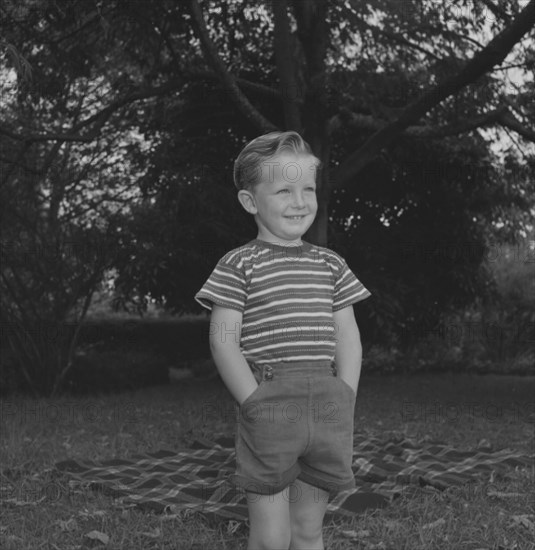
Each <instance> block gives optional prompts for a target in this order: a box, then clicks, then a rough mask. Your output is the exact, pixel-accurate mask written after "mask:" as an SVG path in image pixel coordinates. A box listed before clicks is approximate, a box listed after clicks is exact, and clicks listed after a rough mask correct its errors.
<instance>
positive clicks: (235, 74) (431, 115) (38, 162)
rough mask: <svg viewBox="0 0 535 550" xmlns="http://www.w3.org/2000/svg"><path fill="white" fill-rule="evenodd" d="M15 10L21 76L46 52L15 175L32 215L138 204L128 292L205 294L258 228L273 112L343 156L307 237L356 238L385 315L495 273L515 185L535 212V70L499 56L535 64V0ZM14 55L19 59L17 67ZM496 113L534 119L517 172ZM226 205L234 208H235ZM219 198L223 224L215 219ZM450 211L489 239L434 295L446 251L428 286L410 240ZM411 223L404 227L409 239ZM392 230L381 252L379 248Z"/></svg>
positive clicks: (22, 112) (1, 132) (353, 249)
mask: <svg viewBox="0 0 535 550" xmlns="http://www.w3.org/2000/svg"><path fill="white" fill-rule="evenodd" d="M1 9H2V10H3V21H2V23H1V25H2V31H3V36H4V40H5V44H8V45H9V48H14V49H15V51H16V52H18V53H19V54H20V56H21V57H20V58H21V59H24V60H26V61H27V65H26V64H24V63H19V65H18V68H19V73H21V74H22V72H23V68H24V67H26V66H30V67H31V69H32V78H33V81H32V84H31V85H20V86H19V89H18V90H17V93H16V94H15V98H14V99H13V100H12V101H10V103H9V107H8V111H9V112H5V113H3V114H5V116H3V120H2V121H1V122H0V136H2V145H3V150H2V157H3V161H4V163H5V166H4V168H5V169H4V170H3V172H2V175H3V177H4V185H5V186H7V187H5V188H6V189H16V188H17V186H19V185H20V182H21V181H23V180H24V179H25V178H26V179H27V177H28V175H29V174H33V176H34V177H33V181H34V184H32V186H31V189H32V190H31V192H29V193H28V199H27V200H28V201H29V203H32V201H34V207H33V210H32V212H36V211H38V210H39V208H41V209H43V213H44V215H45V217H46V216H47V212H48V218H49V220H54V219H56V218H58V219H59V218H61V214H60V213H61V212H62V210H61V208H64V209H66V211H69V212H71V214H72V217H71V221H72V223H73V224H74V225H76V226H82V227H83V226H84V224H85V226H86V227H91V226H92V225H93V226H99V224H101V225H102V226H103V227H106V226H107V223H106V220H107V219H108V218H109V217H110V215H111V214H112V213H117V212H119V211H120V212H121V215H120V216H118V217H117V218H116V220H115V222H114V226H113V227H114V228H115V229H114V231H115V233H114V238H115V239H116V241H115V242H116V243H117V244H116V249H115V254H114V256H115V262H114V263H115V265H116V267H117V268H118V269H119V272H120V274H119V278H118V280H117V282H118V289H119V290H120V294H122V297H123V298H125V297H126V298H131V297H132V296H133V295H134V294H137V295H140V296H144V295H145V294H146V293H147V292H148V293H150V294H151V295H153V296H155V297H157V298H158V299H160V300H161V301H162V302H164V303H166V305H167V306H169V307H170V308H171V309H172V310H175V311H184V310H187V309H188V308H192V307H193V306H194V305H195V304H194V303H193V299H192V294H193V292H194V290H195V284H196V281H198V280H201V279H202V277H203V276H204V275H206V271H207V270H208V269H209V266H210V265H213V260H214V258H216V257H217V255H218V254H219V252H220V251H223V250H225V249H227V248H228V246H230V245H233V244H240V241H241V240H242V238H245V237H246V235H247V231H246V230H245V228H247V226H246V225H245V224H246V223H248V222H250V220H246V219H245V217H244V216H243V213H241V212H240V211H239V210H238V208H237V206H236V204H235V203H234V201H233V199H234V197H233V196H232V194H231V189H232V184H231V182H230V181H229V179H228V174H229V173H230V172H229V167H230V162H231V159H232V158H233V157H234V156H235V154H236V153H237V151H238V150H239V149H240V148H241V146H242V145H243V143H244V142H245V141H246V140H247V139H249V138H251V137H253V136H255V135H257V134H258V133H259V132H263V131H268V130H271V129H274V128H281V129H289V128H292V129H297V130H299V131H300V132H301V133H302V134H303V135H304V137H305V139H307V141H309V143H310V144H311V145H312V148H313V150H314V151H315V153H316V155H317V156H319V157H320V158H321V159H322V160H323V162H324V166H325V167H326V169H324V170H323V171H322V172H321V174H320V181H319V182H318V183H319V186H318V200H319V206H320V208H319V212H318V217H317V222H316V223H315V224H314V226H313V227H312V228H311V231H310V232H309V234H308V235H307V237H306V238H307V239H308V240H311V241H313V242H316V243H318V244H327V243H334V244H336V245H337V246H338V247H339V248H344V249H345V250H346V251H348V252H349V256H350V257H351V258H352V263H353V266H354V267H355V268H358V269H356V270H357V272H359V274H361V276H362V273H363V274H364V276H363V279H364V280H365V281H366V279H367V278H368V280H370V281H372V280H374V278H375V277H376V273H377V272H375V273H374V271H373V270H372V269H370V268H368V267H367V266H374V269H375V267H380V268H381V271H382V272H381V273H380V275H379V277H381V279H380V280H379V281H377V283H375V284H377V287H378V288H382V289H383V291H382V292H381V293H377V294H378V298H379V297H381V298H383V297H384V299H382V304H381V303H379V308H377V309H378V312H379V313H378V317H376V319H375V320H374V323H375V326H380V325H381V323H383V326H384V324H385V323H386V324H387V325H388V326H389V327H390V328H392V327H393V326H394V325H395V324H396V321H395V319H399V318H400V317H403V316H404V317H405V318H406V319H409V318H412V317H417V315H413V316H412V317H411V315H408V314H407V315H403V314H401V315H400V312H403V313H405V314H406V313H407V309H408V308H409V309H410V305H411V304H412V303H414V296H418V295H420V296H421V295H424V296H425V299H422V300H420V303H419V312H421V313H422V314H423V312H425V311H426V310H428V311H429V313H430V317H431V318H432V319H436V317H437V315H438V314H439V313H440V312H442V311H444V309H445V308H446V306H448V305H452V304H455V303H459V300H463V301H466V300H469V299H470V298H473V296H474V295H475V294H477V293H479V292H481V288H487V287H488V286H489V285H488V284H487V282H486V279H485V277H484V275H483V274H478V273H479V271H480V269H479V266H480V265H481V260H482V259H483V258H484V256H485V249H484V247H483V246H479V244H481V245H484V244H485V241H486V240H487V239H488V238H489V222H490V220H491V219H492V217H493V216H495V215H496V214H497V206H496V205H498V204H499V202H500V201H508V202H510V203H511V205H512V211H513V213H514V219H513V220H512V222H511V224H510V226H509V229H510V233H511V234H512V235H514V233H515V232H518V231H519V230H521V229H522V227H523V225H525V213H526V212H527V211H528V210H529V208H530V207H531V206H532V201H530V195H529V193H527V191H529V185H530V184H529V174H527V170H529V169H530V167H532V166H533V165H532V164H530V163H532V160H531V159H532V156H531V153H529V151H527V152H526V151H525V149H527V144H528V143H529V142H531V141H533V137H534V136H533V130H532V128H530V127H529V126H528V124H527V121H529V119H530V115H531V114H532V105H533V98H534V87H533V83H532V82H531V81H530V80H529V79H526V80H525V82H524V83H522V82H520V83H518V84H515V85H514V86H513V88H514V89H513V91H512V92H511V91H510V90H508V89H507V88H506V86H505V82H506V80H505V79H504V78H503V77H502V76H501V75H503V74H507V65H506V66H503V65H500V64H501V63H503V62H504V61H505V60H506V59H507V63H508V65H518V70H520V71H524V73H526V74H527V73H529V71H530V70H531V71H532V70H533V68H534V63H535V58H534V57H533V55H532V53H531V52H530V49H529V44H530V37H531V36H532V29H533V25H534V23H535V0H532V1H531V2H530V3H529V4H527V5H526V6H525V7H524V9H523V10H520V9H519V8H518V7H517V6H516V5H515V4H514V3H513V2H510V1H501V2H500V3H499V4H494V3H493V2H491V1H490V0H485V1H483V0H482V2H481V4H478V3H474V4H466V3H460V2H451V3H447V4H445V5H444V4H437V3H434V2H427V1H426V2H416V1H414V2H402V3H399V2H395V1H394V0H374V1H372V2H367V3H363V2H357V1H349V0H347V1H346V2H343V3H338V2H329V1H327V0H318V1H316V2H301V1H298V0H294V1H290V0H289V1H283V0H276V1H274V2H272V3H267V2H264V3H255V5H254V6H251V5H249V4H247V3H245V2H239V1H235V0H227V1H226V2H223V3H220V2H217V3H216V2H212V1H205V2H203V3H202V7H201V5H200V4H199V3H198V2H197V0H191V1H190V2H189V3H177V2H172V1H171V0H165V1H163V2H161V3H158V4H153V3H147V2H132V1H131V0H129V1H127V0H112V1H111V2H108V3H106V5H105V6H102V7H99V6H97V5H93V4H91V3H88V2H85V1H81V0H80V1H78V0H76V1H74V2H72V1H70V2H66V1H59V2H58V1H56V2H47V1H44V0H43V1H42V2H38V3H35V2H30V1H23V2H20V3H18V4H17V5H16V7H15V4H8V3H6V4H5V5H3V6H2V8H1ZM467 10H472V11H470V13H468V11H467ZM489 14H492V15H493V17H492V20H489V18H488V15H489ZM485 33H487V34H489V33H492V34H493V35H494V38H492V39H490V40H488V41H487V45H486V46H484V45H481V44H479V43H478V41H477V38H475V37H477V36H484V35H485ZM530 33H531V34H530ZM10 51H12V50H10ZM14 60H16V57H13V56H11V57H10V58H9V59H6V60H5V69H6V70H7V68H8V67H10V66H13V67H16V63H15V61H14ZM524 73H523V74H524ZM208 104H210V105H208ZM15 105H17V106H18V107H17V108H15ZM192 107H195V108H194V109H193V110H192V109H191V108H192ZM32 109H33V111H32ZM480 128H487V129H488V128H502V129H504V130H505V131H507V132H508V133H510V134H511V135H512V136H513V137H514V136H517V137H515V139H517V140H518V143H519V145H518V149H519V150H520V151H521V154H522V155H525V158H515V156H514V155H513V154H511V155H510V165H509V168H508V172H507V171H506V169H505V168H504V169H502V168H500V167H499V166H498V164H499V163H498V162H497V158H496V157H495V156H493V153H492V152H491V151H490V149H489V139H488V138H487V137H485V136H483V135H481V134H479V132H478V131H477V130H478V129H480ZM136 136H138V137H136ZM91 158H93V164H92V166H93V168H92V169H90V170H89V172H90V174H91V177H89V176H88V177H80V178H79V179H78V178H77V177H76V176H75V177H74V179H75V180H78V181H77V184H76V185H71V184H70V183H71V182H65V181H63V183H60V184H58V185H52V186H51V185H50V179H49V180H46V178H47V177H48V175H49V174H51V173H52V172H54V170H56V171H58V170H57V167H61V166H62V165H63V163H66V164H65V165H68V166H71V167H73V166H75V165H76V163H77V162H78V161H80V159H86V160H87V159H91ZM330 166H332V167H333V169H329V167H330ZM55 167H56V168H55ZM17 170H19V171H22V176H21V177H19V176H16V177H15V175H16V173H17ZM72 170H74V168H71V172H70V173H71V174H72V173H78V172H77V171H76V170H74V172H73V171H72ZM59 172H60V173H61V170H59ZM506 173H509V174H510V173H513V174H514V178H513V180H514V181H513V182H512V183H511V185H507V184H505V183H504V182H503V181H501V180H500V176H501V175H503V174H506ZM433 174H438V177H437V178H435V179H436V181H435V179H432V178H431V177H430V176H431V175H433ZM451 174H453V175H454V177H453V178H451ZM37 175H39V177H41V178H42V179H43V181H48V183H47V184H46V185H45V188H47V189H50V191H51V195H50V196H51V197H52V200H46V201H43V200H40V199H39V185H35V182H36V179H38V178H36V177H35V176H37ZM23 176H24V177H23ZM60 180H61V178H59V179H58V182H59V181H60ZM39 183H40V185H41V184H42V182H39ZM138 184H139V189H138ZM67 189H68V190H69V191H70V193H67V192H66V190H67ZM485 193H488V194H489V196H490V197H491V198H490V199H488V198H485V197H484V195H485ZM77 194H83V196H84V197H85V200H86V202H87V203H88V205H87V208H85V209H84V208H83V207H82V205H81V201H80V200H79V198H77ZM25 200H26V199H25ZM112 204H115V207H114V208H112V207H111V205H112ZM99 205H100V206H99ZM433 207H434V208H435V209H436V212H437V213H438V214H437V215H436V216H435V217H434V218H433V216H430V215H429V213H430V212H432V210H430V208H433ZM223 208H225V209H226V211H227V212H230V213H231V214H230V215H227V216H226V217H225V216H223V214H222V212H223ZM426 209H427V210H426ZM82 210H86V212H82ZM426 214H427V215H426ZM206 215H208V216H209V218H210V222H211V223H212V224H217V226H216V228H217V231H216V232H214V231H213V230H212V231H209V232H208V231H206V227H205V225H203V224H202V223H200V220H201V218H202V216H206ZM240 216H241V217H240ZM499 216H500V217H501V218H502V221H504V223H505V222H507V219H505V218H506V214H505V213H501V214H499ZM522 216H524V218H523V217H522ZM88 220H90V221H88ZM474 220H475V221H474ZM394 222H395V223H394ZM17 223H19V222H17ZM386 223H389V224H390V225H389V226H387V225H385V224H386ZM440 223H447V224H448V225H450V224H455V225H456V227H458V230H457V231H456V233H455V238H456V239H463V238H466V237H467V236H470V238H473V239H474V240H475V241H476V244H478V246H476V248H477V253H476V255H475V260H474V261H473V262H471V263H470V264H469V265H468V264H466V265H463V267H466V269H463V270H461V272H459V269H458V266H456V265H454V263H452V262H451V261H450V262H449V263H448V262H446V264H445V265H443V266H442V267H443V271H444V274H443V279H442V280H441V283H442V286H443V288H445V289H447V290H448V291H449V295H447V293H444V292H442V293H441V292H436V291H430V292H428V293H427V292H426V293H422V288H423V287H424V286H425V284H426V280H429V275H430V274H431V271H430V270H429V269H428V268H429V264H428V265H427V266H424V267H426V270H423V271H422V272H421V273H422V275H421V281H419V282H417V283H414V282H411V281H410V273H409V272H403V270H402V269H400V262H401V263H402V261H403V259H404V258H403V257H401V258H400V257H399V253H398V254H397V255H396V254H395V253H394V252H395V251H396V250H399V248H400V244H401V245H403V243H404V242H405V244H406V243H409V242H412V243H414V242H415V240H416V239H417V234H416V233H415V232H414V231H412V232H411V226H412V227H413V228H414V227H415V226H417V225H418V224H421V225H420V226H421V227H425V229H426V231H427V232H428V236H429V237H430V238H436V237H443V236H444V234H443V233H441V232H440V227H439V224H440ZM59 226H61V224H59ZM59 226H58V224H56V227H59ZM394 227H395V228H396V231H397V233H398V235H402V236H403V237H402V239H401V240H400V238H398V239H397V240H396V239H392V235H393V229H392V228H394ZM389 228H390V229H389ZM101 229H102V228H101ZM119 230H120V231H119ZM214 233H215V234H216V237H215V238H214V236H213V235H214ZM16 238H17V237H16V236H15V239H16ZM403 239H405V241H403ZM379 240H380V241H379ZM378 241H379V242H381V246H382V249H381V248H378V247H377V246H376V247H373V246H372V243H374V242H375V243H377V242H378ZM199 243H205V246H204V247H199ZM387 245H388V246H387ZM206 252H208V253H206ZM405 254H409V252H408V251H407V250H406V251H405ZM405 263H406V262H405ZM420 266H421V262H420ZM367 269H369V274H368V273H367V271H366V270H367ZM177 273H178V274H177ZM385 287H386V288H387V289H388V290H387V291H386V292H385V291H384V288H385ZM463 288H464V290H463ZM372 290H373V288H372ZM440 294H446V295H443V296H439V295H440ZM400 295H402V296H403V299H401V298H400ZM123 302H124V300H123ZM377 302H381V300H379V299H378V300H377ZM377 302H376V304H377ZM118 303H121V296H119V300H118ZM141 305H142V304H141ZM431 306H432V307H431ZM413 312H414V311H411V314H412V313H413ZM369 313H370V315H371V313H372V312H371V311H370V312H369ZM421 318H424V317H421ZM413 322H416V320H415V318H414V319H413ZM397 328H398V329H399V328H400V327H399V326H398V327H397ZM401 328H402V329H403V328H404V327H401Z"/></svg>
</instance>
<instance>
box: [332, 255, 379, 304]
mask: <svg viewBox="0 0 535 550" xmlns="http://www.w3.org/2000/svg"><path fill="white" fill-rule="evenodd" d="M338 259H339V261H340V266H339V271H338V276H337V279H336V282H335V285H334V296H333V311H338V310H340V309H343V308H345V307H347V306H349V305H351V304H354V303H356V302H360V301H361V300H364V299H366V298H368V297H369V296H371V295H372V293H371V292H370V291H369V290H368V289H367V288H366V287H365V286H364V285H363V284H362V283H361V282H360V281H359V280H358V279H357V277H356V276H355V274H354V273H353V272H352V271H351V270H350V269H349V267H348V265H347V263H346V262H345V260H344V259H342V258H341V257H339V258H338Z"/></svg>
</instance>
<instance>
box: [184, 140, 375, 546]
mask: <svg viewBox="0 0 535 550" xmlns="http://www.w3.org/2000/svg"><path fill="white" fill-rule="evenodd" d="M319 166H320V161H319V159H317V158H316V157H315V156H314V155H313V154H312V151H311V149H310V147H309V145H308V144H307V143H306V142H305V141H304V140H303V139H302V138H301V136H300V135H299V134H297V133H296V132H272V133H269V134H267V135H264V136H260V137H258V138H256V139H254V140H253V141H251V142H250V143H249V144H248V145H246V147H245V148H244V149H243V150H242V152H241V153H240V154H239V156H238V158H237V159H236V162H235V164H234V181H235V184H236V187H237V188H238V199H239V201H240V203H241V205H242V206H243V208H245V210H246V211H247V212H249V213H250V214H252V215H253V216H254V218H255V221H256V223H257V226H258V235H257V238H256V239H254V240H252V241H250V242H249V243H247V244H246V245H244V246H242V247H239V248H236V249H234V250H231V251H230V252H228V253H227V254H226V255H225V256H223V258H221V259H220V260H219V262H218V264H217V266H216V267H215V269H214V271H213V272H212V274H211V275H210V277H209V279H208V280H207V281H206V283H205V284H204V286H203V287H202V289H201V290H200V291H199V292H198V293H197V294H196V295H195V299H196V300H197V301H198V302H199V303H200V304H201V305H202V306H204V307H206V308H208V309H211V312H212V315H211V324H210V349H211V353H212V356H213V359H214V362H215V364H216V366H217V369H218V371H219V373H220V375H221V378H222V379H223V381H224V383H225V385H226V386H227V388H228V390H229V391H230V393H231V394H232V396H233V397H234V399H235V400H236V401H237V403H238V412H239V414H238V421H237V427H236V440H235V444H236V473H235V475H233V476H232V482H233V483H234V484H235V485H236V486H238V487H241V488H242V489H244V490H245V494H246V495H247V502H248V508H249V522H250V533H249V543H248V549H249V550H258V549H260V548H270V549H277V550H280V549H284V548H285V549H287V548H292V549H295V550H297V549H306V550H312V549H322V548H323V538H322V525H323V517H324V514H325V510H326V508H327V501H328V498H329V496H332V495H335V494H336V493H338V492H339V491H341V490H344V489H349V488H353V487H354V486H355V481H354V477H353V472H352V470H351V463H352V451H353V416H354V407H355V399H356V392H357V387H358V382H359V377H360V366H361V358H362V348H361V343H360V335H359V331H358V327H357V324H356V322H355V317H354V314H353V307H352V304H353V303H355V302H358V301H360V300H363V299H364V298H367V297H368V296H370V292H369V291H368V290H367V289H366V288H365V287H364V286H363V285H362V284H361V283H360V282H359V280H358V279H357V278H356V277H355V275H354V274H353V273H352V272H351V271H350V270H349V268H348V267H347V264H346V262H345V261H344V260H343V258H342V257H341V256H339V255H338V254H336V253H335V252H333V251H332V250H329V249H328V248H324V247H320V246H315V245H312V244H310V243H307V242H305V241H302V240H301V237H302V235H303V234H304V233H305V232H306V231H307V230H308V228H309V227H310V226H311V225H312V222H313V221H314V218H315V216H316V212H317V208H318V205H317V202H316V170H317V169H318V167H319Z"/></svg>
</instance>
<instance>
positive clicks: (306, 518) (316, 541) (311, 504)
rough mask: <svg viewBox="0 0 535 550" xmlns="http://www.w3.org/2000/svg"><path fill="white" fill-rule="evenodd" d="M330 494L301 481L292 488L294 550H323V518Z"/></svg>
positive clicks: (291, 511) (290, 498)
mask: <svg viewBox="0 0 535 550" xmlns="http://www.w3.org/2000/svg"><path fill="white" fill-rule="evenodd" d="M328 497H329V493H328V492H327V491H324V490H323V489H319V488H318V487H313V486H312V485H310V484H309V483H305V482H304V481H302V480H300V479H296V480H295V481H294V482H293V483H292V485H291V486H290V493H289V498H288V500H289V501H290V525H291V533H292V540H291V545H290V548H291V549H292V550H305V549H306V550H323V535H322V528H323V517H324V516H325V511H326V510H327V502H328Z"/></svg>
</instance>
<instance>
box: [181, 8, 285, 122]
mask: <svg viewBox="0 0 535 550" xmlns="http://www.w3.org/2000/svg"><path fill="white" fill-rule="evenodd" d="M190 6H191V13H192V21H193V26H194V29H195V31H196V33H197V35H198V37H199V40H200V41H201V47H202V49H203V51H204V55H205V57H206V59H207V61H208V62H209V63H210V64H211V65H212V68H213V69H214V71H215V72H216V74H217V75H218V76H219V78H220V80H221V83H222V84H223V87H224V88H225V89H226V90H227V92H228V93H229V96H230V98H231V99H232V101H233V102H234V104H235V105H236V107H237V109H238V110H239V111H240V113H242V115H243V116H245V118H246V119H247V120H248V121H249V122H251V123H252V124H253V125H254V126H255V127H256V128H257V129H258V130H260V131H262V132H272V131H274V130H277V127H276V126H275V125H274V124H272V123H271V122H270V121H269V120H268V119H267V118H265V117H264V115H262V113H260V112H259V111H258V110H257V109H256V108H255V107H254V106H253V105H252V104H251V103H250V102H249V100H248V99H247V98H246V97H245V96H244V95H243V93H242V92H241V90H240V89H239V88H238V85H237V84H236V81H235V79H234V77H233V76H232V75H231V74H230V73H229V72H228V71H227V68H226V67H225V65H224V63H223V61H222V60H221V58H220V57H219V54H218V52H217V49H216V47H215V45H214V43H213V42H212V40H211V39H210V36H209V34H208V29H207V28H206V24H205V22H204V17H203V14H202V12H201V8H200V6H199V4H198V2H197V0H191V1H190Z"/></svg>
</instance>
